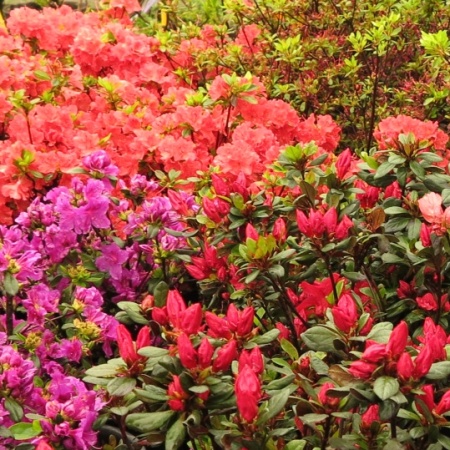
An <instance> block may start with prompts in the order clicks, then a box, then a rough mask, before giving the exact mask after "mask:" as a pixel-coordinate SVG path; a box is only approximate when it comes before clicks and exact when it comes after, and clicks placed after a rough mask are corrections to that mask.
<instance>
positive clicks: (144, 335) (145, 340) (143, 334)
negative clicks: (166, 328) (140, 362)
mask: <svg viewBox="0 0 450 450" xmlns="http://www.w3.org/2000/svg"><path fill="white" fill-rule="evenodd" d="M150 333H151V332H150V328H149V327H142V328H141V329H140V330H139V333H138V336H137V339H136V349H137V350H139V349H141V348H143V347H148V346H149V345H150V342H151V336H150ZM141 358H142V356H141Z"/></svg>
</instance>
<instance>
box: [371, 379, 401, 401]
mask: <svg viewBox="0 0 450 450" xmlns="http://www.w3.org/2000/svg"><path fill="white" fill-rule="evenodd" d="M399 389H400V384H399V382H398V381H397V380H396V379H395V378H392V377H386V376H384V377H380V378H377V379H376V380H375V383H374V384H373V391H374V392H375V394H376V395H377V396H378V397H379V398H380V399H381V400H387V399H389V398H391V397H393V396H394V395H395V394H397V392H398V390H399Z"/></svg>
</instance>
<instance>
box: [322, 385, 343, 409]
mask: <svg viewBox="0 0 450 450" xmlns="http://www.w3.org/2000/svg"><path fill="white" fill-rule="evenodd" d="M335 387H336V386H335V385H334V384H333V383H330V382H327V383H324V384H323V385H322V386H321V388H320V391H319V393H318V394H317V398H318V400H319V402H320V403H321V404H322V405H323V406H328V407H331V408H333V409H334V408H335V407H336V406H337V405H339V398H337V397H329V396H328V395H327V392H328V391H329V390H330V389H334V388H335Z"/></svg>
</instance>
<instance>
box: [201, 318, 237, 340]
mask: <svg viewBox="0 0 450 450" xmlns="http://www.w3.org/2000/svg"><path fill="white" fill-rule="evenodd" d="M205 320H206V324H207V325H208V334H209V335H210V336H212V337H214V338H224V339H230V338H231V331H230V328H229V323H228V321H227V320H225V319H222V318H220V317H218V316H216V315H215V314H213V313H211V312H209V311H207V312H206V313H205Z"/></svg>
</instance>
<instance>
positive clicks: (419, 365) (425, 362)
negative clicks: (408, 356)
mask: <svg viewBox="0 0 450 450" xmlns="http://www.w3.org/2000/svg"><path fill="white" fill-rule="evenodd" d="M433 362H434V357H433V353H432V351H431V347H429V346H428V345H426V346H425V347H422V349H421V350H420V353H419V354H418V355H417V357H416V359H415V361H414V365H415V368H414V378H416V379H419V378H421V377H423V376H425V375H426V374H427V373H428V372H429V371H430V368H431V365H432V364H433Z"/></svg>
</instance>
